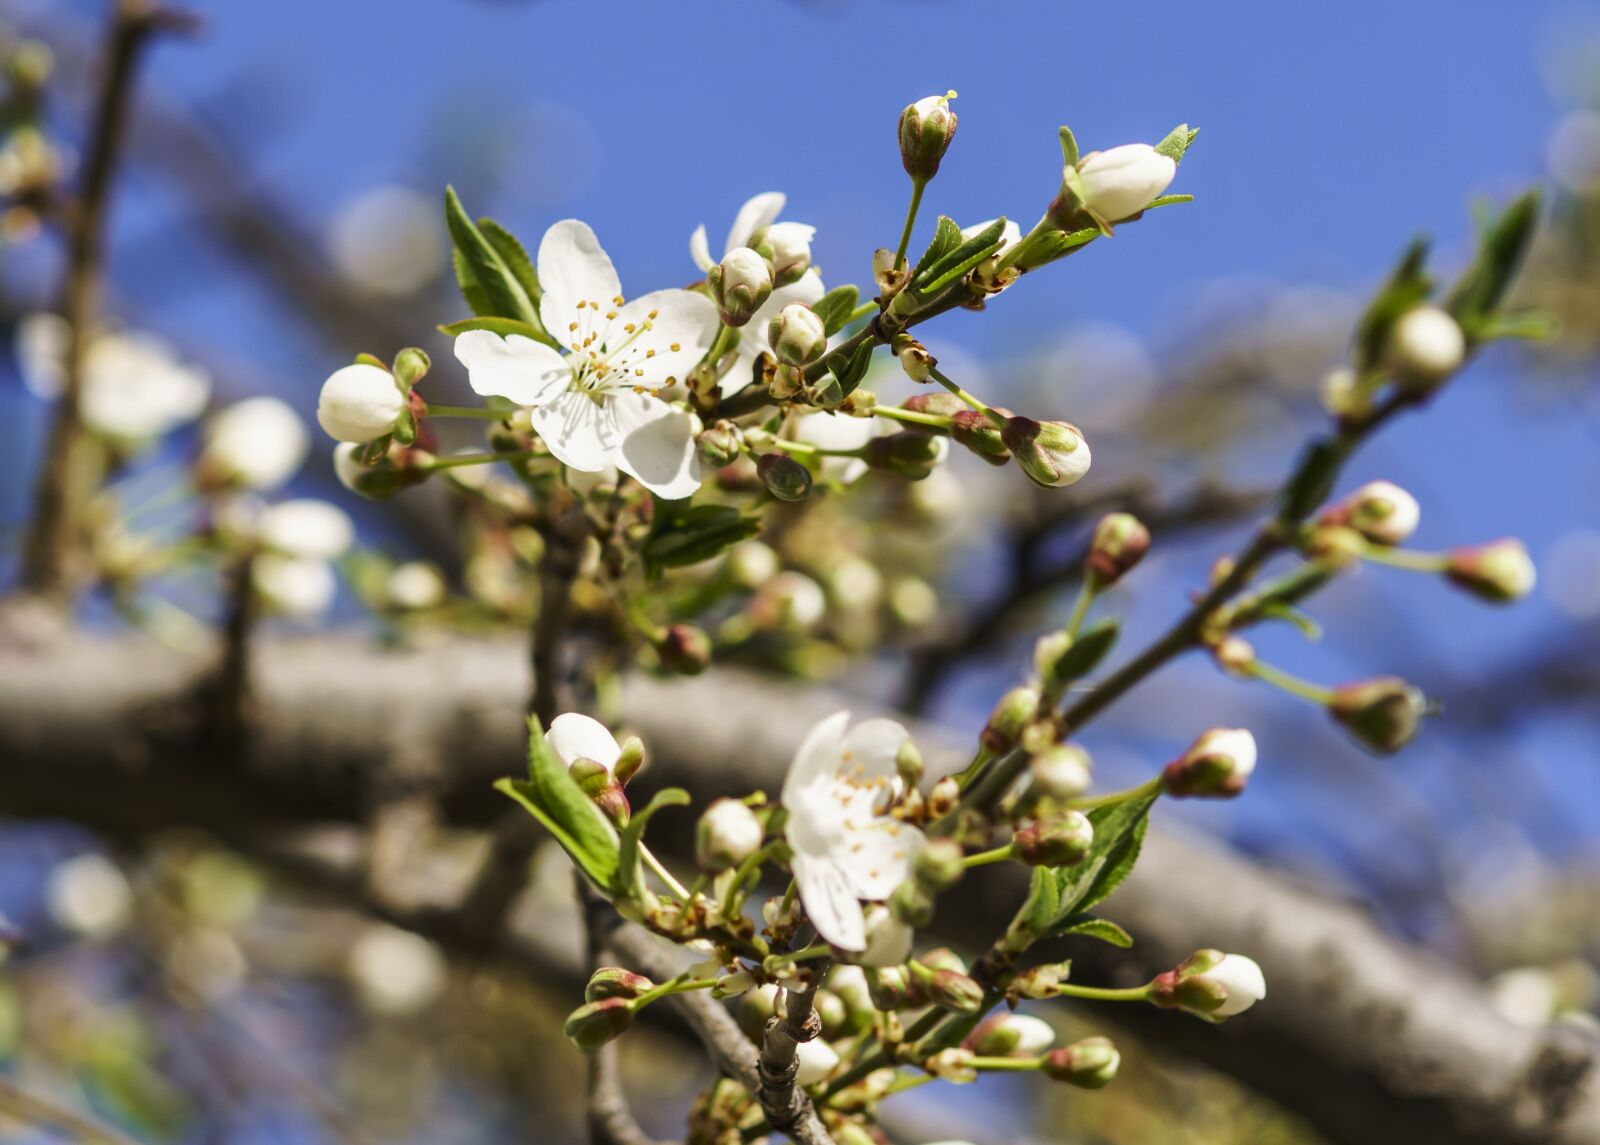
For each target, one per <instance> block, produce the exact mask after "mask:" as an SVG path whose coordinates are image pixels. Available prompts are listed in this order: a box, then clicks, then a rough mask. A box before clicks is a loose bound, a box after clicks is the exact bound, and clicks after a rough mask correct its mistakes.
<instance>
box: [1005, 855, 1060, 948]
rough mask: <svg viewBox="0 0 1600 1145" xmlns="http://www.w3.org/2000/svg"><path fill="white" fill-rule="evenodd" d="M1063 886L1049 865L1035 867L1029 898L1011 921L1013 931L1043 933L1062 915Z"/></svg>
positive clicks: (1029, 886) (1047, 931) (1030, 933)
mask: <svg viewBox="0 0 1600 1145" xmlns="http://www.w3.org/2000/svg"><path fill="white" fill-rule="evenodd" d="M1060 903H1061V888H1060V884H1059V883H1058V882H1057V880H1056V873H1055V871H1053V870H1051V869H1050V868H1048V867H1034V868H1033V875H1032V878H1031V879H1030V880H1029V882H1028V898H1027V901H1025V902H1024V903H1023V904H1022V908H1021V909H1020V910H1018V911H1017V917H1016V919H1015V920H1014V921H1013V922H1012V923H1011V931H1012V932H1020V933H1022V934H1027V935H1043V934H1047V933H1049V931H1050V928H1051V927H1052V926H1054V925H1055V922H1056V919H1057V918H1059V917H1060V913H1061V912H1060Z"/></svg>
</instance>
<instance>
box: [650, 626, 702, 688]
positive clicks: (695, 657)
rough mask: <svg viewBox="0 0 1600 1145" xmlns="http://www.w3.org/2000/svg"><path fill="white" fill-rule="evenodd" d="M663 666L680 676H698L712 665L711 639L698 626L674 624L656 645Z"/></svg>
mask: <svg viewBox="0 0 1600 1145" xmlns="http://www.w3.org/2000/svg"><path fill="white" fill-rule="evenodd" d="M655 647H656V655H657V656H659V657H661V666H662V667H663V668H667V669H669V670H670V671H673V672H676V673H678V675H680V676H698V675H699V674H700V673H701V672H704V671H705V670H706V668H707V666H709V665H710V663H711V637H709V636H707V635H706V630H705V629H704V628H701V627H700V626H699V625H697V624H674V625H672V626H670V627H669V628H668V629H667V631H666V632H665V634H663V636H662V638H661V639H660V640H659V641H658V642H657V643H656V646H655Z"/></svg>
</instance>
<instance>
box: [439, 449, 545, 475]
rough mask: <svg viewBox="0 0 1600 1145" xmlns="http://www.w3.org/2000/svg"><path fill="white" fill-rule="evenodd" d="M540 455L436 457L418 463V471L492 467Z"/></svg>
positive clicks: (522, 452) (519, 452)
mask: <svg viewBox="0 0 1600 1145" xmlns="http://www.w3.org/2000/svg"><path fill="white" fill-rule="evenodd" d="M537 455H538V451H537V450H532V449H519V450H517V451H516V452H514V453H457V454H453V455H452V456H450V457H435V458H433V459H432V460H430V461H426V462H419V463H417V468H418V469H429V470H433V469H461V468H464V467H465V466H468V465H491V464H493V463H494V462H496V461H526V460H527V459H528V458H530V457H535V456H537Z"/></svg>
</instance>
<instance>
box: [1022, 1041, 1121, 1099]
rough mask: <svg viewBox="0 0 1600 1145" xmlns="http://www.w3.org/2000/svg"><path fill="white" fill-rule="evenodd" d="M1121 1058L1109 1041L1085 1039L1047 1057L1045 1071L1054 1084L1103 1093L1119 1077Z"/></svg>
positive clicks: (1042, 1067) (1054, 1051)
mask: <svg viewBox="0 0 1600 1145" xmlns="http://www.w3.org/2000/svg"><path fill="white" fill-rule="evenodd" d="M1121 1064H1122V1055H1121V1054H1119V1053H1118V1052H1117V1047H1116V1046H1115V1045H1114V1044H1112V1041H1111V1039H1110V1038H1100V1037H1095V1038H1084V1039H1083V1040H1082V1041H1081V1042H1074V1043H1073V1044H1072V1045H1070V1046H1063V1047H1062V1048H1061V1049H1059V1050H1052V1051H1051V1052H1050V1053H1048V1054H1046V1055H1045V1058H1044V1065H1043V1066H1041V1067H1040V1068H1041V1069H1043V1070H1044V1072H1045V1074H1046V1075H1048V1076H1049V1077H1050V1078H1051V1079H1052V1080H1054V1081H1064V1082H1066V1083H1067V1084H1068V1085H1075V1086H1077V1087H1078V1088H1079V1089H1104V1088H1105V1087H1106V1086H1108V1085H1110V1084H1111V1079H1112V1078H1114V1077H1116V1076H1117V1067H1118V1066H1119V1065H1121Z"/></svg>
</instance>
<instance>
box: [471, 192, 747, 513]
mask: <svg viewBox="0 0 1600 1145" xmlns="http://www.w3.org/2000/svg"><path fill="white" fill-rule="evenodd" d="M538 268H539V281H540V283H541V285H542V286H543V288H544V297H543V298H542V299H541V300H540V303H539V317H540V320H541V321H542V322H543V323H544V326H545V329H546V330H548V331H549V332H550V334H551V335H552V336H553V337H554V338H556V339H558V340H559V341H560V342H561V343H562V345H563V346H564V347H565V348H566V349H567V351H569V352H567V353H561V352H559V351H557V350H554V349H552V348H551V347H549V346H547V345H545V344H543V343H541V342H537V341H535V340H534V339H532V338H526V337H523V336H522V335H520V334H511V335H508V336H506V337H501V336H500V335H499V334H496V333H493V332H491V331H488V330H472V331H469V332H467V333H465V334H461V335H460V336H458V337H457V338H456V342H455V350H456V357H457V358H458V359H459V360H460V361H461V364H462V365H464V366H466V367H467V378H468V381H469V382H470V383H471V385H472V388H473V390H474V391H476V392H477V393H479V394H482V395H484V396H486V397H491V396H492V397H503V398H507V399H509V400H510V401H513V402H516V403H517V404H518V405H522V406H530V407H532V410H533V428H534V429H535V430H536V431H537V432H538V434H539V436H540V437H541V438H543V439H544V441H545V444H546V445H548V446H549V447H550V452H551V453H553V454H555V456H556V458H557V459H558V460H560V461H561V462H562V463H563V464H564V465H566V466H568V467H569V468H570V469H575V470H579V471H582V472H587V473H595V472H600V471H602V470H604V469H606V468H607V467H608V466H613V465H614V466H616V467H617V468H618V469H620V470H622V471H623V472H625V473H628V474H631V475H632V476H633V477H636V478H637V479H638V480H639V481H640V483H642V484H643V485H645V486H646V487H647V488H649V489H650V490H651V491H652V492H654V493H656V494H657V495H658V496H661V497H665V498H668V499H669V500H676V499H679V498H683V497H688V496H689V495H690V494H692V493H694V491H695V490H696V489H698V488H699V487H700V462H699V460H698V459H697V458H696V456H695V449H694V419H693V418H692V417H691V415H689V414H687V413H684V412H682V411H681V410H678V409H676V408H675V407H673V406H670V405H668V404H667V403H666V402H664V401H662V400H661V399H660V398H658V397H656V396H655V394H654V393H653V392H652V391H655V390H659V389H661V388H663V387H665V386H670V385H672V384H674V383H675V382H678V381H681V380H683V379H684V378H685V377H686V376H687V375H688V373H689V371H690V370H691V369H693V368H694V365H695V364H696V363H697V362H699V361H700V359H701V358H702V357H704V356H705V353H706V351H707V350H709V349H710V348H711V342H712V340H713V339H714V338H715V337H716V333H717V311H716V307H715V306H713V305H712V303H711V300H710V299H708V298H705V297H704V296H702V295H699V294H694V293H692V292H690V291H687V290H658V291H655V292H654V293H651V294H646V295H643V296H641V297H639V298H636V299H634V300H633V301H632V302H625V301H624V299H623V295H622V285H621V281H620V280H619V279H618V277H617V271H616V268H615V267H613V266H612V264H611V259H610V257H609V256H608V255H607V254H606V252H605V251H604V250H603V249H602V248H601V246H600V243H599V240H598V239H596V238H595V235H594V232H593V231H592V230H590V229H589V227H588V224H586V223H582V222H579V221H578V220H577V219H566V220H564V221H562V222H559V223H556V224H555V225H554V226H553V227H551V228H550V229H549V230H548V231H546V232H545V234H544V238H543V239H542V240H541V241H540V243H539V255H538Z"/></svg>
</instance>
